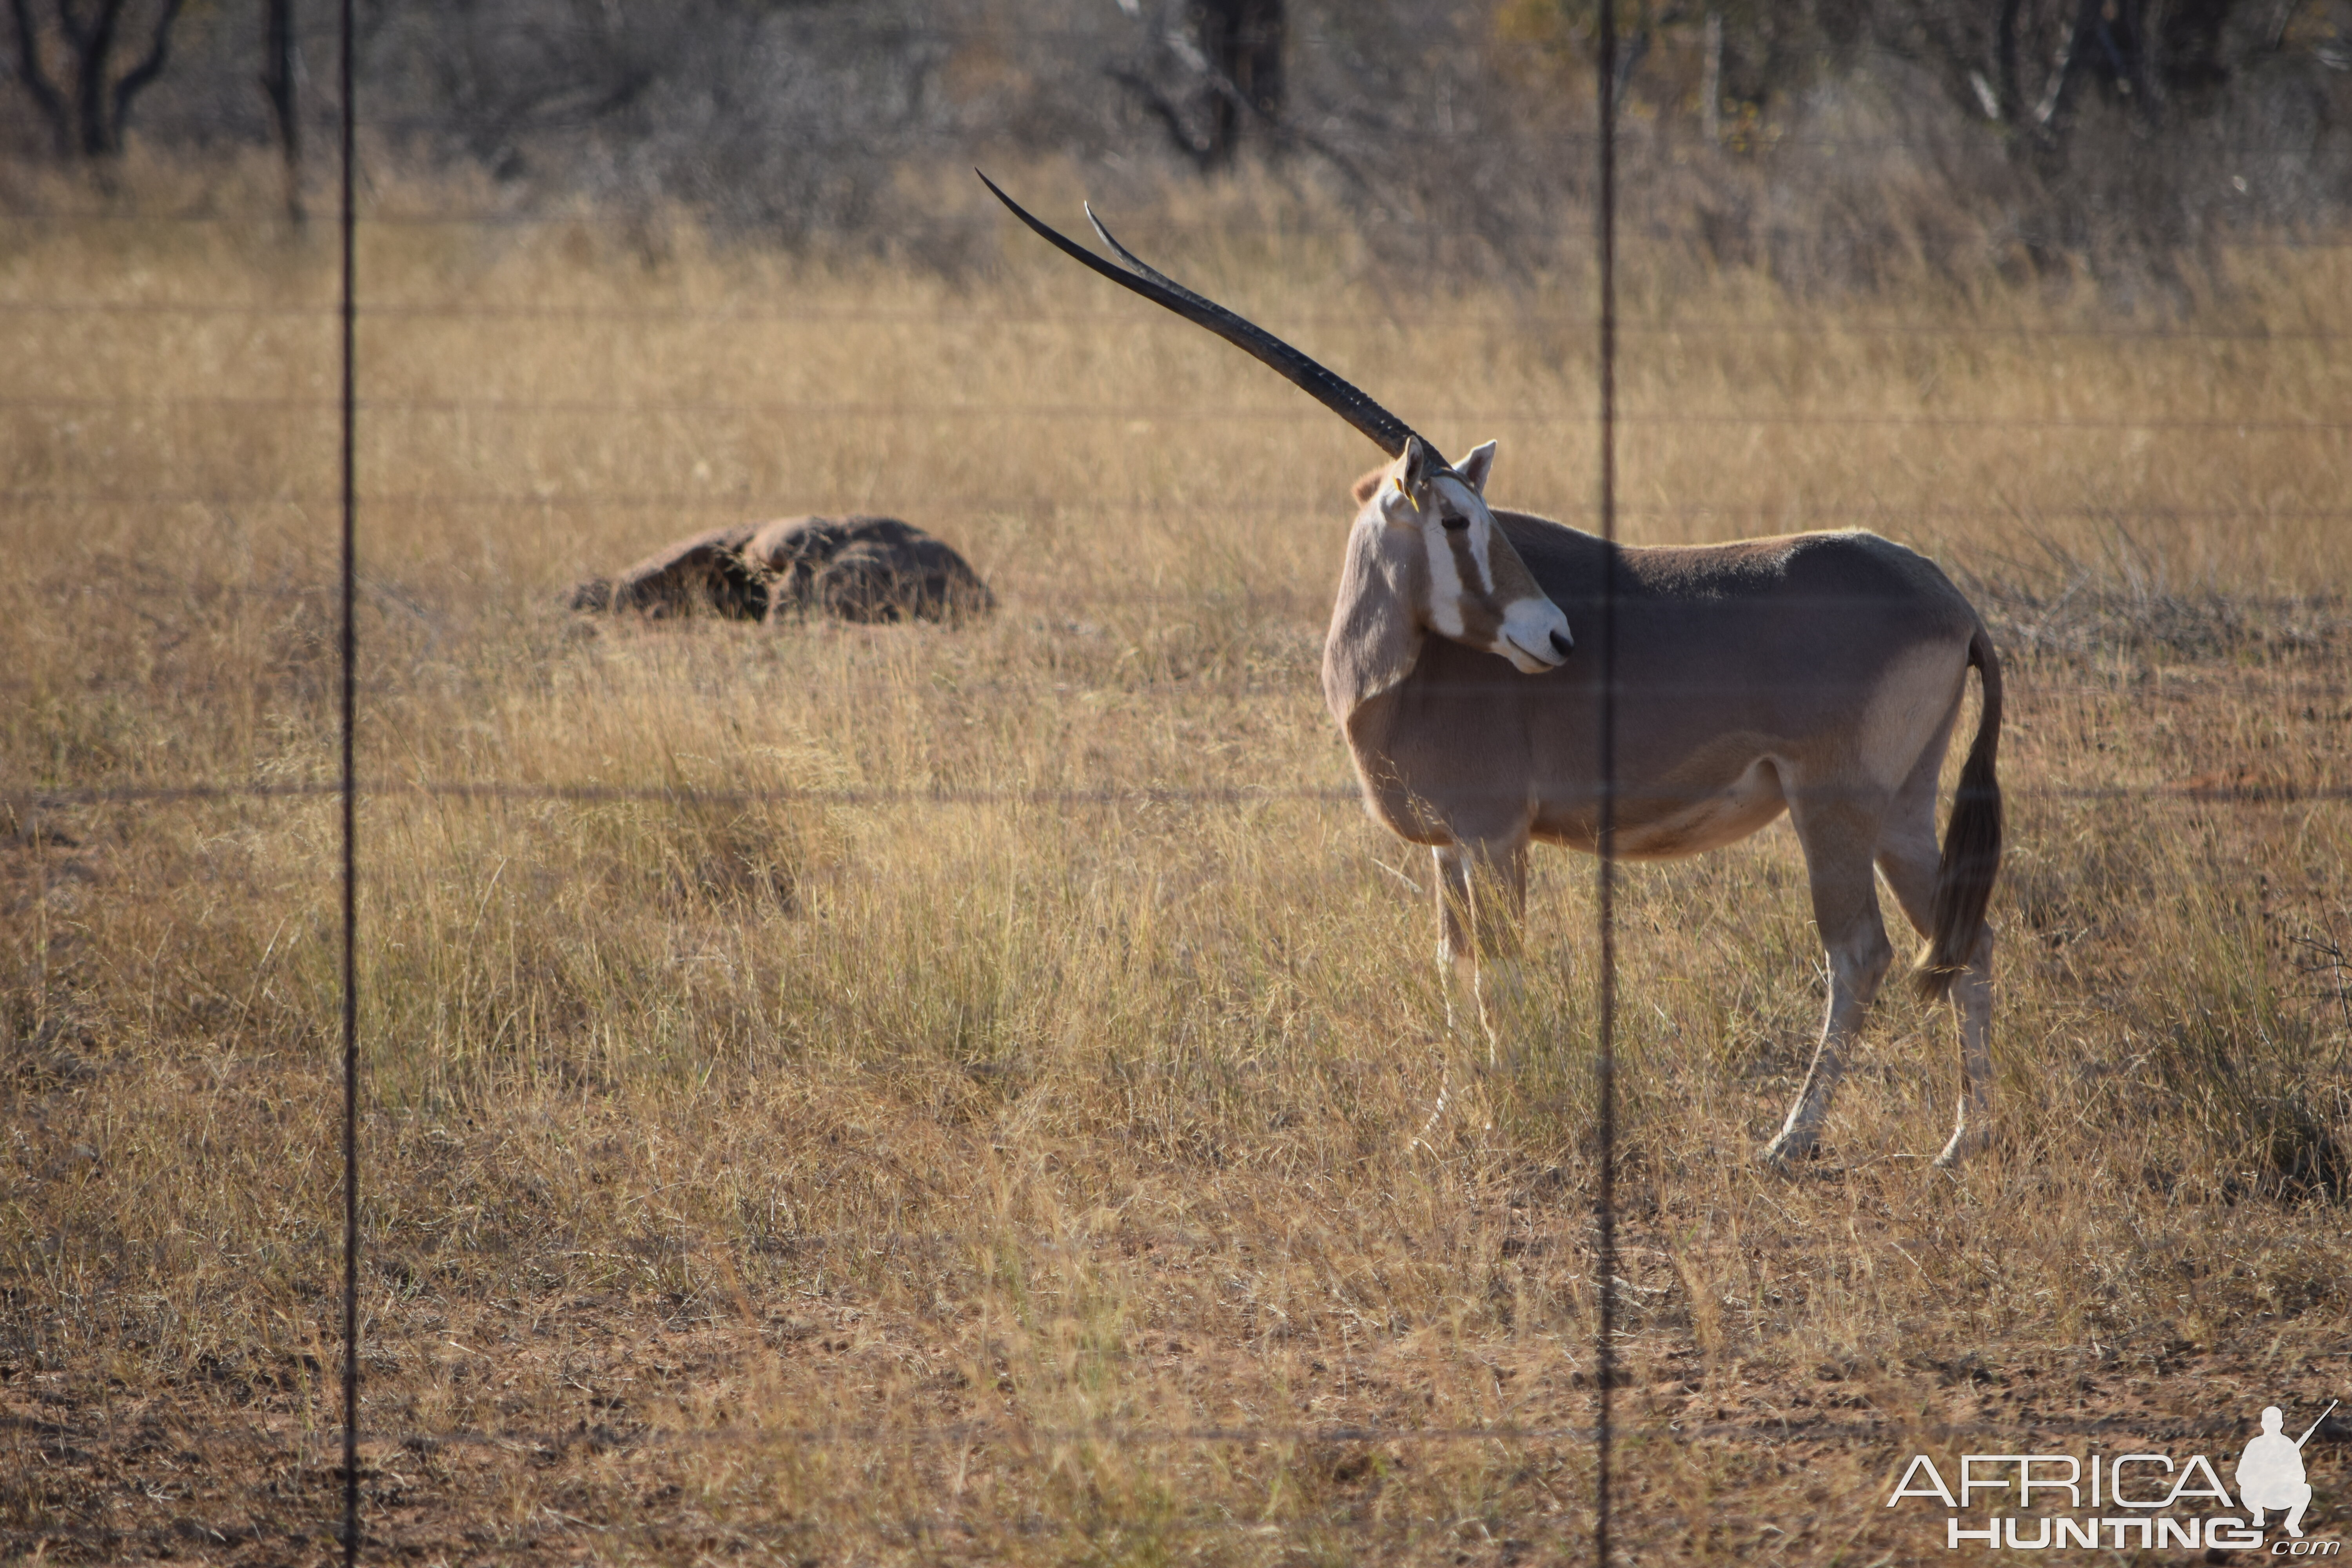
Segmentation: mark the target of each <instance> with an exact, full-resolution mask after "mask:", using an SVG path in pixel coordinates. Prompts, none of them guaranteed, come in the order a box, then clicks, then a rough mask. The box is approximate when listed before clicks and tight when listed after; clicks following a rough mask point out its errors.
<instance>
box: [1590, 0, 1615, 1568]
mask: <svg viewBox="0 0 2352 1568" xmlns="http://www.w3.org/2000/svg"><path fill="white" fill-rule="evenodd" d="M1600 10H1601V40H1600V43H1601V47H1600V49H1599V51H1598V53H1599V60H1598V71H1599V76H1600V82H1599V87H1600V91H1599V92H1598V94H1597V95H1596V96H1597V97H1598V99H1599V100H1600V102H1599V110H1600V116H1601V126H1600V135H1599V137H1598V139H1597V141H1596V142H1595V146H1596V148H1597V150H1598V155H1599V159H1600V164H1601V169H1600V190H1599V193H1598V198H1597V199H1596V200H1595V202H1594V203H1593V206H1594V209H1595V214H1594V216H1595V220H1596V224H1597V226H1598V230H1599V232H1598V233H1597V234H1596V235H1595V237H1594V238H1595V242H1596V248H1597V250H1598V252H1599V256H1598V261H1599V268H1598V270H1599V272H1600V286H1601V300H1600V327H1601V342H1600V354H1599V358H1600V371H1601V386H1600V404H1601V406H1600V417H1599V420H1598V425H1599V429H1600V436H1601V453H1600V457H1601V493H1600V496H1599V498H1598V500H1599V510H1600V522H1601V813H1600V816H1601V821H1600V834H1599V840H1600V841H1599V843H1598V844H1597V845H1596V846H1595V847H1596V848H1597V849H1599V851H1600V856H1599V859H1600V865H1599V867H1598V868H1597V871H1596V879H1597V881H1598V883H1599V889H1598V892H1599V897H1598V899H1597V900H1596V903H1597V910H1596V919H1597V920H1598V921H1599V923H1600V927H1601V966H1600V967H1601V996H1600V1007H1599V1014H1600V1017H1599V1025H1600V1039H1599V1042H1598V1047H1599V1048H1598V1049H1597V1050H1596V1052H1595V1053H1594V1055H1595V1072H1596V1074H1597V1075H1598V1077H1599V1079H1600V1082H1599V1084H1598V1086H1597V1087H1598V1089H1599V1098H1600V1101H1601V1105H1600V1121H1601V1129H1600V1131H1601V1182H1600V1187H1599V1190H1598V1191H1597V1192H1596V1193H1595V1194H1594V1207H1595V1208H1596V1209H1597V1210H1598V1219H1599V1222H1600V1236H1599V1238H1598V1239H1599V1247H1598V1248H1597V1253H1598V1257H1597V1258H1596V1267H1595V1270H1594V1272H1595V1273H1596V1274H1598V1276H1599V1277H1600V1291H1601V1300H1600V1316H1599V1321H1598V1325H1597V1335H1598V1339H1599V1344H1598V1345H1597V1346H1596V1347H1595V1353H1594V1356H1593V1370H1594V1371H1595V1372H1596V1373H1598V1376H1597V1378H1596V1380H1595V1381H1596V1382H1597V1383H1598V1384H1599V1385H1600V1386H1599V1389H1598V1391H1597V1397H1596V1400H1595V1406H1594V1418H1593V1423H1592V1427H1593V1431H1592V1448H1593V1482H1592V1485H1593V1512H1592V1560H1593V1563H1594V1565H1595V1568H1609V1534H1610V1508H1609V1489H1610V1487H1609V1483H1610V1459H1611V1457H1612V1447H1613V1442H1614V1438H1615V1436H1616V1434H1615V1432H1614V1430H1613V1429H1612V1415H1613V1411H1612V1399H1613V1397H1614V1396H1613V1392H1612V1391H1613V1389H1614V1387H1615V1385H1616V1382H1617V1364H1616V1363H1617V1344H1616V1336H1617V1058H1616V1043H1617V942H1616V936H1617V919H1616V913H1617V911H1616V892H1617V844H1616V833H1617V426H1616V417H1617V272H1616V268H1617V17H1616V7H1615V5H1613V4H1612V0H1602V4H1601V7H1600Z"/></svg>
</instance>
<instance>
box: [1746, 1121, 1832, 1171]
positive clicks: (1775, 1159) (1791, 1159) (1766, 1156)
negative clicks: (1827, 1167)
mask: <svg viewBox="0 0 2352 1568" xmlns="http://www.w3.org/2000/svg"><path fill="white" fill-rule="evenodd" d="M1820 1152H1821V1150H1820V1148H1819V1146H1818V1144H1817V1143H1816V1142H1815V1140H1814V1137H1813V1135H1812V1134H1811V1133H1810V1132H1794V1131H1788V1130H1787V1129H1785V1128H1784V1129H1783V1130H1782V1131H1781V1133H1780V1136H1779V1137H1778V1138H1775V1139H1773V1140H1772V1142H1769V1143H1767V1144H1765V1145H1764V1152H1762V1153H1761V1154H1759V1155H1758V1156H1757V1157H1756V1163H1758V1164H1759V1165H1761V1166H1763V1167H1764V1168H1765V1169H1766V1170H1768V1171H1770V1172H1772V1173H1775V1174H1777V1175H1783V1176H1785V1175H1788V1174H1790V1173H1791V1172H1792V1171H1794V1170H1795V1169H1796V1164H1797V1162H1798V1161H1800V1160H1810V1159H1811V1158H1813V1157H1814V1156H1815V1155H1816V1154H1818V1153H1820Z"/></svg>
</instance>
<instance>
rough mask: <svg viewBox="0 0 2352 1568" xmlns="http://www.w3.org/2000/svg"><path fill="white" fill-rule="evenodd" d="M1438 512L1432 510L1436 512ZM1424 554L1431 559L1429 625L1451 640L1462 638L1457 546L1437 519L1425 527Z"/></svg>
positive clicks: (1428, 521)
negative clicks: (1455, 564) (1455, 553)
mask: <svg viewBox="0 0 2352 1568" xmlns="http://www.w3.org/2000/svg"><path fill="white" fill-rule="evenodd" d="M1432 510H1435V509H1434V508H1432ZM1421 542H1422V552H1423V554H1425V555H1427V556H1428V557H1429V624H1430V625H1431V626H1435V627H1436V628H1437V629H1438V631H1439V632H1440V633H1442V634H1443V635H1444V636H1446V637H1460V636H1461V635H1462V574H1461V573H1460V572H1459V571H1457V570H1455V568H1454V543H1453V541H1451V540H1449V539H1447V538H1446V537H1445V528H1444V524H1442V523H1440V522H1439V521H1437V519H1436V518H1435V517H1434V516H1432V517H1430V518H1429V519H1428V520H1427V521H1424V522H1423V524H1422V525H1421Z"/></svg>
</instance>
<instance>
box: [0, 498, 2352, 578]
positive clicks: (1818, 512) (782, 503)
mask: <svg viewBox="0 0 2352 1568" xmlns="http://www.w3.org/2000/svg"><path fill="white" fill-rule="evenodd" d="M1332 493H1333V494H1334V495H1335V496H1336V495H1339V493H1340V489H1339V486H1337V485H1334V486H1333V487H1332ZM336 499H337V498H336V496H335V494H334V493H333V492H332V491H330V490H322V489H250V490H230V489H184V490H158V489H110V488H108V487H105V486H103V485H87V486H74V487H71V488H62V487H58V486H38V485H26V486H17V487H15V488H10V489H0V506H58V505H64V504H68V503H73V502H79V501H89V502H103V503H105V504H109V505H122V506H158V507H163V506H293V507H326V506H331V505H333V504H335V501H336ZM807 499H808V498H807V497H806V496H804V495H803V496H784V495H771V494H765V493H761V492H755V491H750V490H744V491H733V492H730V491H713V490H682V489H681V490H648V489H630V490H552V491H541V490H537V489H518V490H384V491H376V492H364V493H362V495H361V497H360V505H361V506H362V508H365V509H368V510H383V509H385V508H394V509H413V508H419V507H427V508H430V507H444V508H451V509H456V508H482V507H494V508H505V509H511V510H518V511H527V510H531V509H533V508H541V509H545V508H562V509H565V510H580V509H583V508H609V509H611V510H615V511H635V510H655V509H658V510H684V509H693V510H705V511H709V510H719V509H721V508H725V509H729V510H741V511H746V512H751V513H753V514H756V515H759V516H762V517H790V516H796V515H798V514H799V513H800V512H802V511H804V510H807V508H806V502H807ZM896 504H897V503H895V502H894V503H888V504H883V503H861V504H860V505H859V506H857V507H848V508H845V507H835V508H833V509H831V510H833V511H834V512H850V511H859V512H863V511H866V510H885V511H887V510H891V507H892V506H895V505H896ZM910 504H911V505H913V506H919V508H921V509H922V510H928V511H935V512H936V511H952V512H981V513H1005V512H1023V511H1034V510H1040V509H1041V508H1043V509H1052V510H1063V509H1066V510H1074V511H1081V512H1085V513H1087V515H1090V516H1102V515H1113V516H1120V517H1153V516H1170V517H1180V518H1197V517H1217V518H1234V517H1261V518H1279V519H1298V518H1301V517H1306V516H1309V515H1311V514H1315V513H1318V511H1321V512H1325V513H1326V514H1327V515H1326V516H1325V517H1324V521H1331V522H1333V523H1335V524H1338V523H1344V522H1345V521H1346V518H1347V515H1348V514H1346V513H1344V512H1341V511H1338V510H1332V509H1327V508H1321V507H1318V505H1317V503H1315V502H1311V501H1307V502H1296V501H1291V502H1286V501H1275V500H1264V499H1261V498H1257V497H1254V496H1250V495H1236V496H1232V497H1224V496H1219V497H1217V498H1216V499H1215V500H1167V499H1164V498H1163V499H1154V498H1117V497H1110V498H1105V497H1097V496H1087V497H1085V498H1084V499H1079V500H1059V499H1056V498H1055V497H1051V496H1038V495H1031V496H998V495H947V496H924V497H920V498H917V499H916V500H914V501H913V502H911V503H910ZM1498 504H1500V503H1498ZM1593 510H1594V509H1593V505H1592V503H1591V501H1590V500H1559V501H1556V502H1550V503H1548V504H1547V505H1546V506H1545V507H1544V509H1543V511H1542V514H1541V515H1545V516H1551V517H1589V516H1591V515H1592V514H1593ZM1617 515H1618V516H1619V517H1621V518H1648V519H1654V520H1658V521H1673V522H1726V521H1741V520H1753V521H1755V522H1756V523H1757V524H1759V526H1762V527H1766V528H1775V529H1789V528H1812V527H1818V526H1820V525H1822V524H1824V523H1853V522H1864V523H1878V524H1882V525H1883V524H1888V523H1894V522H1906V523H1922V522H1925V523H1937V522H2001V523H2011V524H2015V523H2020V522H2025V521H2039V520H2046V519H2057V518H2074V519H2089V520H2092V521H2099V522H2117V523H2130V522H2164V523H2178V522H2263V523H2273V522H2347V523H2352V507H2169V506H2133V505H2126V504H2122V503H2116V504H2106V505H2075V506H2042V505H2035V506H2032V507H2030V508H2029V507H1984V506H1952V505H1947V504H1941V503H1938V504H1936V505H1928V506H1908V505H1902V504H1898V503H1895V502H1891V501H1890V502H1887V503H1885V504H1883V505H1876V506H1853V505H1837V506H1820V505H1813V504H1810V503H1809V504H1807V505H1806V506H1804V507H1802V508H1790V509H1778V508H1769V507H1743V506H1738V505H1716V504H1710V503H1706V502H1686V503H1683V504H1679V505H1671V506H1658V505H1650V506H1641V505H1635V504H1631V503H1628V504H1626V505H1622V506H1620V507H1619V508H1618V509H1617ZM2188 592H2189V593H2190V594H2192V595H2195V596H2200V597H2201V596H2202V595H2201V591H2200V590H2189V591H2188ZM1205 596H1206V595H1195V597H1205ZM1095 597H1096V595H1088V598H1089V600H1090V601H1091V600H1092V599H1093V598H1095ZM1119 597H1122V598H1123V597H1124V596H1123V595H1120V596H1119Z"/></svg>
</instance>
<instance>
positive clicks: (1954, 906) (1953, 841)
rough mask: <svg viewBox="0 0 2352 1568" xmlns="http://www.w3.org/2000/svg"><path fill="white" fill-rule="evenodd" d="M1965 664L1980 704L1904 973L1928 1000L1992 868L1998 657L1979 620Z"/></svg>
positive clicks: (1954, 968)
mask: <svg viewBox="0 0 2352 1568" xmlns="http://www.w3.org/2000/svg"><path fill="white" fill-rule="evenodd" d="M1969 663H1970V664H1971V665H1973V666H1975V667H1976V671H1977V678H1978V679H1979V681H1980V682H1981V683H1982V685H1983V687H1984V710H1983V711H1982V713H1980V714H1979V717H1978V719H1977V738H1976V741H1975V742H1974V743H1973V744H1971V745H1970V746H1969V758H1968V761H1967V762H1965V763H1961V764H1960V787H1959V790H1958V793H1957V794H1956V795H1954V796H1953V797H1952V817H1951V820H1950V822H1948V823H1947V824H1946V825H1945V827H1944V852H1943V856H1942V858H1941V859H1939V860H1938V861H1937V866H1936V897H1935V902H1934V904H1933V905H1932V911H1933V912H1932V918H1931V920H1930V921H1929V926H1930V930H1929V932H1928V936H1927V946H1926V947H1925V948H1924V949H1922V950H1921V951H1920V953H1919V962H1918V964H1917V966H1916V968H1915V969H1914V970H1913V971H1912V980H1913V983H1914V984H1916V985H1917V986H1918V987H1919V994H1921V995H1922V996H1925V997H1927V999H1928V1000H1929V1001H1931V1002H1932V1001H1941V1000H1942V999H1943V998H1945V997H1946V996H1948V995H1950V994H1951V990H1952V982H1953V981H1955V980H1957V979H1958V978H1959V976H1960V975H1961V973H1963V972H1964V971H1966V970H1967V968H1968V966H1969V953H1970V952H1972V951H1974V949H1975V947H1976V945H1977V932H1978V931H1979V930H1981V929H1982V927H1983V925H1984V917H1985V907H1986V906H1987V905H1988V904H1990V902H1991V901H1992V884H1993V879H1994V878H1995V877H1997V876H1998V875H2000V778H1999V777H1998V776H1997V774H1996V771H1995V768H1994V759H1995V754H1996V753H1997V752H1999V751H2000V655H1998V654H1996V653H1995V652H1993V649H1992V639H1991V638H1990V637H1987V636H1986V635H1985V631H1984V628H1983V627H1982V626H1979V627H1978V628H1977V629H1976V633H1975V635H1974V636H1972V637H1969Z"/></svg>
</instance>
